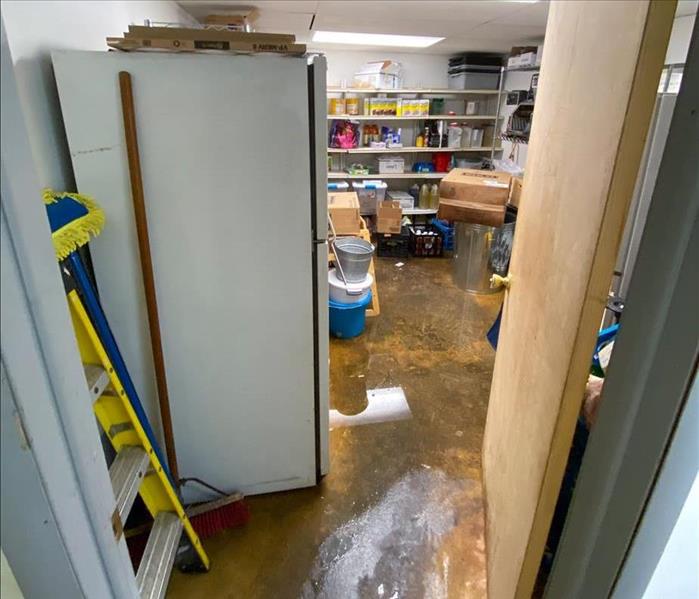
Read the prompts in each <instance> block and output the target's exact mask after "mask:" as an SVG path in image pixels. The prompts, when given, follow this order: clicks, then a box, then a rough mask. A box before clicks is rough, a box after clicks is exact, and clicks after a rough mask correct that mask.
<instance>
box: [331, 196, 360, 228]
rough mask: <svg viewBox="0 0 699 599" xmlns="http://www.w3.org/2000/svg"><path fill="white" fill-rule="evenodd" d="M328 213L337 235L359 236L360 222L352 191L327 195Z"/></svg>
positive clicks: (357, 203) (357, 204) (357, 200)
mask: <svg viewBox="0 0 699 599" xmlns="http://www.w3.org/2000/svg"><path fill="white" fill-rule="evenodd" d="M328 213H329V214H330V218H331V219H332V221H333V225H334V227H335V233H337V234H338V235H359V230H360V229H361V226H362V221H361V218H360V216H359V198H357V194H356V193H355V192H354V191H346V192H335V193H328Z"/></svg>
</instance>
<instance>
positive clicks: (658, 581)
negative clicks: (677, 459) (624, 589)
mask: <svg viewBox="0 0 699 599" xmlns="http://www.w3.org/2000/svg"><path fill="white" fill-rule="evenodd" d="M698 572H699V475H698V476H696V477H695V478H694V483H693V484H692V488H691V490H690V492H689V495H687V499H686V501H685V502H684V506H683V507H682V511H681V512H680V515H679V517H678V518H677V522H676V523H675V527H674V528H673V529H672V533H671V534H670V538H669V539H668V541H667V545H665V550H664V551H663V554H662V556H661V557H660V561H659V562H658V565H657V566H656V568H655V571H654V572H653V576H652V577H651V579H650V582H649V583H648V586H647V587H646V590H645V592H644V593H643V599H666V597H687V598H688V599H689V598H691V597H694V598H696V597H699V574H698Z"/></svg>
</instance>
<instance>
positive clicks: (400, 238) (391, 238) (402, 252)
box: [376, 227, 410, 258]
mask: <svg viewBox="0 0 699 599" xmlns="http://www.w3.org/2000/svg"><path fill="white" fill-rule="evenodd" d="M409 241H410V234H409V233H408V227H403V228H402V229H401V232H400V234H398V233H396V234H394V235H387V234H385V233H377V234H376V255H377V256H379V257H380V258H407V257H408V242H409Z"/></svg>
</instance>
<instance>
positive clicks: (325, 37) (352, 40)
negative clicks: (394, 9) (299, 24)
mask: <svg viewBox="0 0 699 599" xmlns="http://www.w3.org/2000/svg"><path fill="white" fill-rule="evenodd" d="M443 39H444V38H443V37H428V36H424V35H388V34H384V33H346V32H344V31H316V32H315V33H314V34H313V41H314V42H322V43H325V44H361V45H363V46H401V47H405V48H427V47H428V46H432V45H433V44H436V43H437V42H441V41H442V40H443Z"/></svg>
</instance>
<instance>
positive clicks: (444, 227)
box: [430, 218, 454, 252]
mask: <svg viewBox="0 0 699 599" xmlns="http://www.w3.org/2000/svg"><path fill="white" fill-rule="evenodd" d="M430 224H432V225H434V226H435V227H436V228H437V230H438V231H439V232H440V233H441V234H442V249H443V250H446V251H447V252H451V251H452V250H453V249H454V227H453V226H452V225H450V224H449V221H446V220H439V219H438V218H433V219H432V220H431V221H430Z"/></svg>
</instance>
